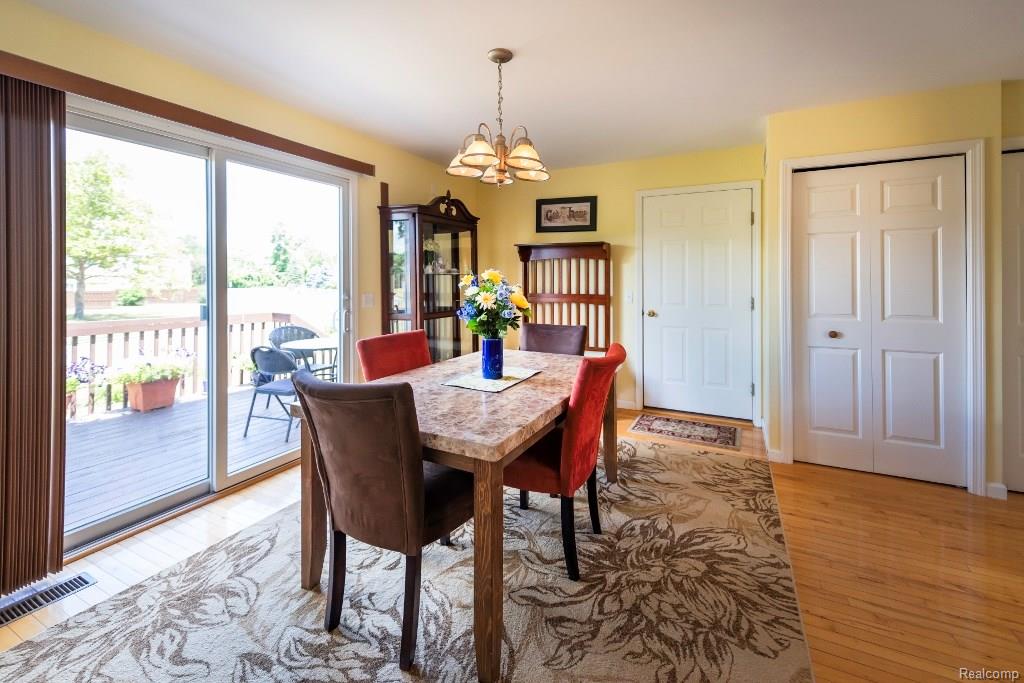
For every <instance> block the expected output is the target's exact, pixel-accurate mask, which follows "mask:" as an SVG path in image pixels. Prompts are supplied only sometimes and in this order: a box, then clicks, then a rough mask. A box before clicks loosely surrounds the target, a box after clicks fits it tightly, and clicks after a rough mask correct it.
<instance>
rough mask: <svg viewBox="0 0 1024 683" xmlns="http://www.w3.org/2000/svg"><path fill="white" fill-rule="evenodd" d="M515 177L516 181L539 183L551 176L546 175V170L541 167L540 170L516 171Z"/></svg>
mask: <svg viewBox="0 0 1024 683" xmlns="http://www.w3.org/2000/svg"><path fill="white" fill-rule="evenodd" d="M515 176H516V179H517V180H526V181H528V182H531V183H539V182H541V181H544V180H547V179H548V178H550V177H551V174H550V173H548V169H546V168H544V167H543V166H541V167H540V168H537V169H530V170H529V171H516V172H515Z"/></svg>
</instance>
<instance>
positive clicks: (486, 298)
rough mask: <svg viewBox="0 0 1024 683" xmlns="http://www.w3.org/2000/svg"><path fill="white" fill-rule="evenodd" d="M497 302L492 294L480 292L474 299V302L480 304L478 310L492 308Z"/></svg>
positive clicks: (496, 298) (495, 295)
mask: <svg viewBox="0 0 1024 683" xmlns="http://www.w3.org/2000/svg"><path fill="white" fill-rule="evenodd" d="M497 300H498V295H497V294H494V293H493V292H480V294H479V295H478V296H477V298H476V302H477V303H478V304H480V308H494V304H495V302H496V301H497Z"/></svg>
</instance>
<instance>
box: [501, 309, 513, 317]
mask: <svg viewBox="0 0 1024 683" xmlns="http://www.w3.org/2000/svg"><path fill="white" fill-rule="evenodd" d="M515 315H516V312H515V311H513V310H512V309H511V308H506V309H505V310H504V311H502V312H501V317H502V318H514V317H515Z"/></svg>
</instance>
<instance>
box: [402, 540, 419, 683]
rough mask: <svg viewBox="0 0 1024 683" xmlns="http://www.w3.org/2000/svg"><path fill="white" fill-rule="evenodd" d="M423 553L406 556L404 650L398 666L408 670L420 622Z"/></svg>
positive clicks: (410, 666) (403, 618)
mask: <svg viewBox="0 0 1024 683" xmlns="http://www.w3.org/2000/svg"><path fill="white" fill-rule="evenodd" d="M422 559H423V556H422V555H419V554H417V555H406V556H405V606H404V607H403V608H402V650H401V653H400V654H399V656H398V668H399V669H401V670H402V671H408V670H409V669H410V668H412V658H413V655H414V654H415V653H416V631H417V629H418V628H419V623H420V568H421V566H422Z"/></svg>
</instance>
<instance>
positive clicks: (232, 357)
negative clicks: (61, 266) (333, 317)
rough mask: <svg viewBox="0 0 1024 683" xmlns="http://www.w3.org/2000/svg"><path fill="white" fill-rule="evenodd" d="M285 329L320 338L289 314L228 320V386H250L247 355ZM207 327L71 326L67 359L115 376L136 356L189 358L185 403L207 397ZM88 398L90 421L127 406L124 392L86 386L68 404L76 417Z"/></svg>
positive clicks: (149, 323)
mask: <svg viewBox="0 0 1024 683" xmlns="http://www.w3.org/2000/svg"><path fill="white" fill-rule="evenodd" d="M283 325H301V326H303V327H308V328H310V329H313V330H315V331H317V332H319V330H316V327H314V326H312V325H310V324H309V323H307V322H306V321H304V320H302V319H300V318H298V317H296V316H294V315H292V314H290V313H255V314H253V313H250V314H242V315H232V316H229V317H228V330H227V332H228V354H229V361H230V368H229V373H228V377H229V380H228V381H229V382H230V385H231V386H240V385H243V384H247V383H248V382H249V376H248V375H249V372H248V370H247V368H248V363H249V351H250V350H251V349H252V348H253V347H254V346H259V345H261V344H269V336H270V331H271V330H273V329H274V328H275V327H281V326H283ZM206 326H207V321H206V320H202V319H200V318H198V317H180V318H139V319H133V320H94V321H92V320H91V321H75V320H69V321H68V323H67V338H66V342H65V358H66V359H67V362H68V364H71V363H74V362H77V361H79V360H80V359H82V358H88V359H89V360H90V361H92V362H93V363H99V364H101V365H104V366H106V367H107V369H108V370H107V374H108V375H109V374H111V373H112V371H113V370H115V369H116V368H117V367H118V366H119V365H122V364H125V363H127V362H130V361H131V360H132V359H133V358H137V357H138V356H140V355H142V356H146V357H151V358H161V357H173V356H175V355H176V354H180V355H185V354H181V352H180V350H184V351H185V352H187V354H188V355H187V360H186V364H187V367H186V370H185V375H184V377H182V379H181V382H180V384H179V386H178V392H179V395H180V396H182V397H186V396H190V395H198V394H203V393H205V391H206V382H205V377H206V374H207V373H206V367H207V362H206V361H207V352H206V338H207V334H206V331H205V328H206ZM83 397H84V398H85V409H86V410H87V412H88V414H89V415H92V414H94V413H96V412H97V411H111V410H117V409H121V408H124V407H126V406H127V400H128V399H127V392H126V391H124V387H123V386H120V385H114V384H112V383H110V382H103V383H89V384H84V385H82V387H80V388H79V390H78V392H76V394H75V396H74V398H73V399H72V400H71V401H70V402H69V405H68V410H69V415H70V416H74V415H75V414H76V413H77V411H78V408H79V407H81V403H82V398H83Z"/></svg>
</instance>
